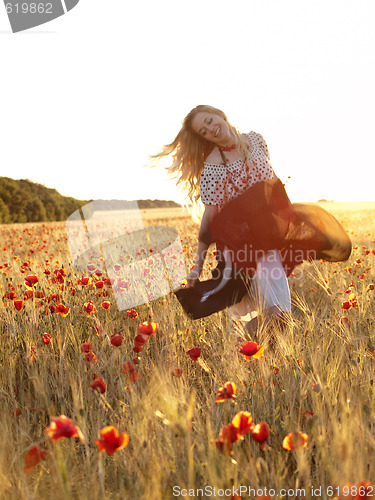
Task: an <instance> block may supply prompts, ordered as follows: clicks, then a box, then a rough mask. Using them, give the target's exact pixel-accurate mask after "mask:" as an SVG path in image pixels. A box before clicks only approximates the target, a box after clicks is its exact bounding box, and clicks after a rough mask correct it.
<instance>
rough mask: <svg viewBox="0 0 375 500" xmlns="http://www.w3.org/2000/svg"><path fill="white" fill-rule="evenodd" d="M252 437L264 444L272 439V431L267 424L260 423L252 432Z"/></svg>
mask: <svg viewBox="0 0 375 500" xmlns="http://www.w3.org/2000/svg"><path fill="white" fill-rule="evenodd" d="M251 437H252V438H253V439H254V441H256V442H257V443H264V441H267V439H268V438H269V437H270V430H269V427H268V425H267V423H266V422H259V424H256V426H255V427H254V428H253V430H252V431H251Z"/></svg>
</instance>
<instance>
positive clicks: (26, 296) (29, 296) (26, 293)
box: [23, 290, 34, 300]
mask: <svg viewBox="0 0 375 500" xmlns="http://www.w3.org/2000/svg"><path fill="white" fill-rule="evenodd" d="M33 296H34V292H33V291H32V290H25V291H24V292H23V298H24V299H25V300H28V299H32V298H33Z"/></svg>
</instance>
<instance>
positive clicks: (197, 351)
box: [186, 347, 201, 361]
mask: <svg viewBox="0 0 375 500" xmlns="http://www.w3.org/2000/svg"><path fill="white" fill-rule="evenodd" d="M186 354H187V355H188V356H190V357H191V359H192V360H193V361H197V359H198V358H199V356H200V355H201V348H200V347H192V348H191V349H189V350H188V351H186Z"/></svg>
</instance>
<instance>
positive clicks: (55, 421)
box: [45, 415, 85, 443]
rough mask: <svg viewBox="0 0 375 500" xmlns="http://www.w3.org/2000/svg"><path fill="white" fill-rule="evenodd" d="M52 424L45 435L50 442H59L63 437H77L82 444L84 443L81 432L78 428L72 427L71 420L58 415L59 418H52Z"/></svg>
mask: <svg viewBox="0 0 375 500" xmlns="http://www.w3.org/2000/svg"><path fill="white" fill-rule="evenodd" d="M51 420H52V423H51V425H50V426H49V427H47V429H46V430H45V433H46V434H47V436H48V437H49V438H50V439H51V440H52V441H59V439H62V438H64V437H77V438H79V439H80V440H81V442H82V443H84V442H85V438H84V437H83V434H82V431H81V429H80V428H79V427H77V426H76V425H74V423H73V420H71V419H70V418H68V417H66V416H65V415H60V416H59V417H52V419H51Z"/></svg>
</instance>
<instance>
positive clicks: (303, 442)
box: [283, 431, 309, 451]
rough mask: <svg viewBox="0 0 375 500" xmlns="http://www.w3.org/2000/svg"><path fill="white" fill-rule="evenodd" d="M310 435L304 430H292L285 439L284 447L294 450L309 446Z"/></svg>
mask: <svg viewBox="0 0 375 500" xmlns="http://www.w3.org/2000/svg"><path fill="white" fill-rule="evenodd" d="M308 439H309V436H308V435H307V434H305V433H304V432H301V431H298V432H290V433H289V434H288V435H287V436H285V438H284V440H283V448H285V449H286V450H289V451H290V450H294V449H296V448H307V441H308Z"/></svg>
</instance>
